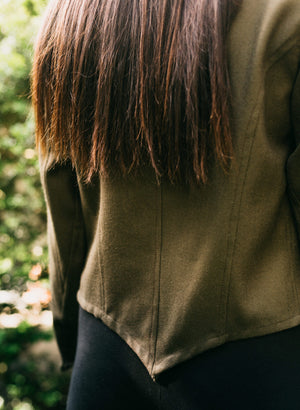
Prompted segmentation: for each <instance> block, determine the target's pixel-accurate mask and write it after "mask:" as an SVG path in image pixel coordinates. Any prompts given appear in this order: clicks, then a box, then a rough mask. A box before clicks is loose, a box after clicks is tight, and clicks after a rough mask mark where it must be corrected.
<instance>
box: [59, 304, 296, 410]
mask: <svg viewBox="0 0 300 410" xmlns="http://www.w3.org/2000/svg"><path fill="white" fill-rule="evenodd" d="M98 409H99V410H100V409H101V410H108V409H110V410H115V409H130V410H134V409H139V410H196V409H197V410H208V409H211V410H299V409H300V326H297V327H294V328H292V329H288V330H285V331H282V332H278V333H273V334H270V335H267V336H262V337H255V338H251V339H246V340H239V341H236V342H230V343H226V344H224V345H222V346H220V347H217V348H215V349H211V350H209V351H206V352H204V353H202V354H200V355H198V356H196V357H195V358H193V359H192V360H189V361H186V362H184V363H182V364H180V365H178V366H176V367H174V368H173V369H170V370H169V371H167V372H165V373H164V374H163V375H162V376H161V378H160V380H159V383H156V382H154V381H153V380H152V379H151V378H150V376H149V374H148V373H147V371H146V369H145V367H144V366H143V364H142V363H141V362H140V360H139V359H138V357H137V356H136V355H135V353H134V352H133V351H132V350H131V349H130V348H129V347H128V345H127V344H126V343H125V342H124V341H123V340H122V339H121V338H120V337H119V336H118V335H117V334H116V333H114V332H113V331H111V330H110V329H109V328H108V327H107V326H105V325H104V324H103V323H102V322H101V320H99V319H96V318H95V317H94V316H93V315H91V314H90V313H87V312H86V311H84V310H83V309H82V308H80V311H79V331H78V345H77V351H76V358H75V363H74V368H73V371H72V377H71V383H70V389H69V395H68V402H67V410H98Z"/></svg>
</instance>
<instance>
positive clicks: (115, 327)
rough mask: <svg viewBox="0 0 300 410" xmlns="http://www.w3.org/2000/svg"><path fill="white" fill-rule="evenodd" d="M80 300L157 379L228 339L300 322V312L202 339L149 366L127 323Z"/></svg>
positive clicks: (277, 329) (148, 354)
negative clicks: (196, 344) (277, 319)
mask: <svg viewBox="0 0 300 410" xmlns="http://www.w3.org/2000/svg"><path fill="white" fill-rule="evenodd" d="M77 300H78V303H79V304H80V306H81V307H82V308H83V309H84V310H86V311H87V312H89V313H91V314H93V315H94V316H95V317H97V318H98V319H100V320H102V321H103V323H104V324H105V325H106V326H108V327H109V328H110V329H111V330H112V331H114V332H115V333H117V334H118V335H119V336H120V337H121V338H122V339H123V340H124V341H125V342H126V343H127V345H128V346H129V347H130V348H131V349H132V350H133V352H134V353H135V354H136V355H137V356H138V358H139V360H140V361H141V362H142V363H143V365H144V366H145V368H146V369H147V371H148V373H149V375H150V377H151V378H152V379H153V380H154V381H156V380H157V377H158V376H159V375H160V374H161V373H163V372H164V371H166V370H168V369H170V368H172V367H174V366H176V365H177V364H179V363H182V362H184V361H186V360H189V359H192V358H193V357H194V356H196V355H198V354H201V353H203V352H205V351H206V350H209V349H213V348H216V347H219V346H221V345H223V344H224V343H228V342H234V341H237V340H242V339H248V338H254V337H260V336H266V335H268V334H271V333H276V332H280V331H283V330H287V329H289V328H292V327H295V326H297V325H300V314H299V315H296V316H293V317H291V318H288V319H286V320H282V321H279V322H275V323H272V324H270V325H267V326H260V327H255V328H251V329H246V330H241V331H239V332H234V333H226V334H222V335H218V336H215V337H212V338H210V339H208V340H206V341H205V342H204V343H201V345H198V346H196V347H195V348H194V349H189V351H188V352H184V351H183V350H179V351H177V352H176V353H174V354H171V355H168V356H167V357H165V358H164V359H162V360H157V362H156V363H154V366H152V365H151V366H149V363H151V360H150V361H149V357H151V354H150V353H149V352H148V351H147V350H146V349H144V348H143V347H142V346H141V343H140V342H139V341H138V340H137V339H135V338H134V337H132V336H131V335H130V332H129V331H128V329H126V328H125V327H124V326H123V325H121V324H120V323H118V322H116V321H115V320H114V319H112V318H111V317H110V316H109V315H107V314H106V313H105V312H103V310H102V309H100V308H98V307H97V306H95V305H93V304H91V303H89V302H87V301H86V300H85V298H84V297H83V296H82V295H81V293H80V291H78V293H77ZM152 360H153V358H152Z"/></svg>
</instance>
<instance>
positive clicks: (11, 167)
mask: <svg viewBox="0 0 300 410" xmlns="http://www.w3.org/2000/svg"><path fill="white" fill-rule="evenodd" d="M44 6H45V1H44V0H9V1H8V0H0V10H1V14H0V39H1V40H0V138H1V140H0V141H1V143H0V275H1V276H0V286H1V288H2V289H10V288H12V287H13V288H15V289H16V288H18V289H20V290H23V289H24V286H25V283H26V280H27V279H28V272H29V271H30V269H31V266H32V265H33V264H35V263H38V262H39V263H42V265H43V267H45V266H46V259H47V254H46V239H45V221H46V216H45V210H44V202H43V196H42V192H41V188H40V180H39V173H38V163H37V155H36V152H35V151H34V150H33V148H34V121H33V116H32V112H31V108H30V99H29V96H30V76H29V73H30V69H31V64H32V56H33V41H34V37H35V35H36V32H37V28H38V24H39V21H40V19H39V17H38V15H39V14H40V13H41V11H42V9H43V7H44Z"/></svg>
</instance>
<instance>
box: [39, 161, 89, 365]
mask: <svg viewBox="0 0 300 410" xmlns="http://www.w3.org/2000/svg"><path fill="white" fill-rule="evenodd" d="M40 172H41V181H42V186H43V190H44V195H45V200H46V206H47V225H48V226H47V228H48V250H49V277H50V289H51V294H52V300H51V306H50V307H51V310H52V314H53V325H54V331H55V336H56V340H57V344H58V347H59V350H60V354H61V357H62V366H61V370H67V369H68V368H70V367H71V366H72V364H73V362H74V357H75V351H76V342H77V327H78V323H77V322H78V308H79V305H78V302H77V300H76V293H77V290H78V288H79V284H80V276H81V272H82V270H83V267H84V264H85V258H86V240H85V230H84V221H83V215H82V209H81V201H80V193H79V189H78V184H77V176H76V172H75V171H74V169H73V168H72V167H71V164H70V163H68V162H65V163H64V164H57V163H55V161H54V160H53V158H51V155H49V156H48V157H46V158H40Z"/></svg>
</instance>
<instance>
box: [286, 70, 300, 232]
mask: <svg viewBox="0 0 300 410" xmlns="http://www.w3.org/2000/svg"><path fill="white" fill-rule="evenodd" d="M291 117H292V127H293V128H292V129H293V137H294V142H295V149H294V151H293V152H292V154H291V155H290V157H289V159H288V162H287V178H288V187H289V194H290V200H291V204H292V208H293V212H294V215H295V219H296V227H297V231H298V237H299V239H300V72H298V76H297V78H296V81H295V84H294V88H293V93H292V99H291Z"/></svg>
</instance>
